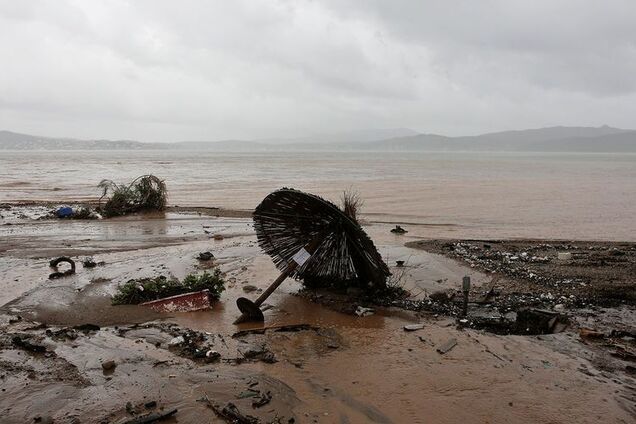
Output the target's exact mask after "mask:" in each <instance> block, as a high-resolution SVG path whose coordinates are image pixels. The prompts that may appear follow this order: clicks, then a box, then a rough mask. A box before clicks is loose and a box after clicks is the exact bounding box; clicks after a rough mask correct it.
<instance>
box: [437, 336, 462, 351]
mask: <svg viewBox="0 0 636 424" xmlns="http://www.w3.org/2000/svg"><path fill="white" fill-rule="evenodd" d="M455 346H457V339H450V340H448V341H447V342H446V343H444V344H442V345H440V346H439V347H438V348H437V349H436V350H437V353H439V354H441V355H443V354H445V353H446V352H449V351H450V350H451V349H452V348H454V347H455Z"/></svg>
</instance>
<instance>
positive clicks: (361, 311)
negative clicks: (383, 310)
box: [355, 306, 375, 317]
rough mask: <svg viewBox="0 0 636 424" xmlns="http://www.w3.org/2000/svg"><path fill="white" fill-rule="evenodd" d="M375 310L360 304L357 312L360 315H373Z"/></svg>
mask: <svg viewBox="0 0 636 424" xmlns="http://www.w3.org/2000/svg"><path fill="white" fill-rule="evenodd" d="M374 313H375V311H374V310H373V308H365V307H364V306H358V307H357V308H356V312H355V314H356V315H357V316H359V317H368V316H369V315H373V314H374Z"/></svg>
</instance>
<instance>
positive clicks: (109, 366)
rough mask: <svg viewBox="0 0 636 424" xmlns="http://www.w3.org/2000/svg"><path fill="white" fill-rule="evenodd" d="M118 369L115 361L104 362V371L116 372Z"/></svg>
mask: <svg viewBox="0 0 636 424" xmlns="http://www.w3.org/2000/svg"><path fill="white" fill-rule="evenodd" d="M116 367H117V363H116V362H115V361H113V360H112V359H111V360H108V361H104V362H102V369H103V370H104V371H111V370H114V369H115V368H116Z"/></svg>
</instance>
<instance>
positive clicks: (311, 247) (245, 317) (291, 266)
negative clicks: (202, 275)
mask: <svg viewBox="0 0 636 424" xmlns="http://www.w3.org/2000/svg"><path fill="white" fill-rule="evenodd" d="M324 238H325V237H324V235H323V234H320V235H319V236H317V237H316V238H314V239H313V240H312V241H311V242H309V243H308V244H307V245H305V247H304V249H305V250H306V251H307V253H309V254H310V255H313V254H314V252H315V251H316V249H318V246H320V244H321V243H322V241H323V240H324ZM307 260H309V259H307ZM298 266H299V265H298V262H296V261H294V260H292V261H290V262H289V263H288V264H287V267H286V268H285V270H284V271H283V272H282V273H281V274H280V275H279V276H278V278H277V279H276V280H274V282H273V283H272V284H270V285H269V287H268V288H267V289H265V291H264V292H263V293H261V295H260V296H259V297H258V298H257V299H256V300H255V301H254V302H250V303H251V305H250V306H251V307H254V308H255V309H258V308H260V306H261V305H262V304H263V302H265V300H266V299H267V298H268V297H269V296H270V295H271V294H272V293H273V292H274V290H276V289H277V288H278V286H280V285H281V284H282V283H283V281H285V279H286V278H287V277H288V276H289V274H291V273H292V272H293V271H294V270H295V269H296V268H298ZM241 299H244V301H246V300H247V299H245V298H239V299H238V300H237V304H238V303H239V300H241ZM259 312H260V310H259ZM257 313H258V312H257ZM260 316H262V314H261V315H260ZM252 318H253V317H251V316H250V315H249V314H247V313H245V312H244V313H242V314H241V316H240V317H238V318H237V319H236V321H234V324H241V323H243V322H247V321H250V320H251V319H252ZM259 318H260V317H259ZM260 320H261V321H262V319H260Z"/></svg>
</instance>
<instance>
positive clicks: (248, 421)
mask: <svg viewBox="0 0 636 424" xmlns="http://www.w3.org/2000/svg"><path fill="white" fill-rule="evenodd" d="M210 407H211V408H212V410H213V411H214V412H215V413H216V414H217V415H218V416H219V417H221V418H223V419H224V420H226V421H227V422H229V423H233V424H258V423H259V420H258V418H256V417H253V416H251V415H247V414H243V413H242V412H241V411H239V409H238V408H237V406H236V405H234V404H233V403H232V402H228V403H226V404H225V406H224V407H223V408H220V407H219V406H217V405H212V404H211V403H210Z"/></svg>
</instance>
